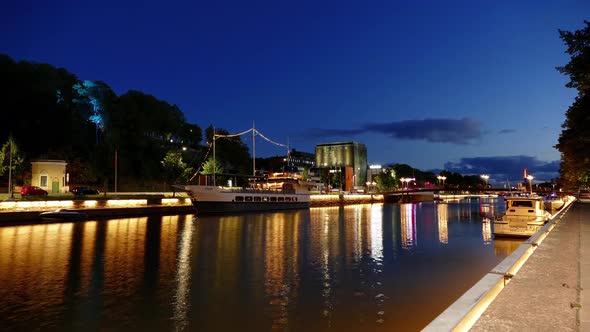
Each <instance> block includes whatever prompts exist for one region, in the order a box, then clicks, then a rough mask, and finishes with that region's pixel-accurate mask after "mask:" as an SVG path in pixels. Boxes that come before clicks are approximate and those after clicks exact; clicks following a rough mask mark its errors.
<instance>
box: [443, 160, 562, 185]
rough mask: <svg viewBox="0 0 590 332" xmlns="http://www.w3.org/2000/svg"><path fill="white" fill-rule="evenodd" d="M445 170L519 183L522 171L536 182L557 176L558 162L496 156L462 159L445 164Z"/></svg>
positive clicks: (497, 180)
mask: <svg viewBox="0 0 590 332" xmlns="http://www.w3.org/2000/svg"><path fill="white" fill-rule="evenodd" d="M444 168H445V170H447V171H451V172H457V173H460V174H464V175H467V174H488V175H490V179H495V182H499V183H501V182H503V181H506V180H512V181H515V180H517V181H520V180H522V178H523V169H524V168H526V169H527V173H528V174H532V175H533V176H535V178H536V179H537V180H538V181H550V180H551V179H553V178H556V177H558V176H559V161H558V160H555V161H541V160H538V159H537V158H536V157H531V156H523V155H521V156H498V157H475V158H462V159H461V160H460V161H459V162H447V163H445V166H444Z"/></svg>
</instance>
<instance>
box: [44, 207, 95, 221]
mask: <svg viewBox="0 0 590 332" xmlns="http://www.w3.org/2000/svg"><path fill="white" fill-rule="evenodd" d="M39 217H40V218H41V219H43V220H45V221H79V220H86V219H87V218H88V215H87V214H86V213H84V212H79V211H74V210H67V209H57V210H53V211H46V212H41V213H39Z"/></svg>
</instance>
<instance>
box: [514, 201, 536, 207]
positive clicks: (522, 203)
mask: <svg viewBox="0 0 590 332" xmlns="http://www.w3.org/2000/svg"><path fill="white" fill-rule="evenodd" d="M512 206H513V207H519V206H522V207H533V202H532V201H513V202H512Z"/></svg>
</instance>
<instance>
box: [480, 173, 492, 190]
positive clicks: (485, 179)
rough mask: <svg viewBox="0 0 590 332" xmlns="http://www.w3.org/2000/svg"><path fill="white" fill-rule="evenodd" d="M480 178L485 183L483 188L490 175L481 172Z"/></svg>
mask: <svg viewBox="0 0 590 332" xmlns="http://www.w3.org/2000/svg"><path fill="white" fill-rule="evenodd" d="M481 178H482V179H483V182H484V183H485V188H487V187H488V179H489V178H490V176H489V175H487V174H482V175H481Z"/></svg>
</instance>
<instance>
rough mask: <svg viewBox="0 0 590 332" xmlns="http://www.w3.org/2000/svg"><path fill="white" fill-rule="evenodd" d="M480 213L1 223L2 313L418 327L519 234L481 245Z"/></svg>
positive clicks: (307, 213) (269, 325) (51, 320)
mask: <svg viewBox="0 0 590 332" xmlns="http://www.w3.org/2000/svg"><path fill="white" fill-rule="evenodd" d="M486 204H491V205H490V206H492V205H494V204H495V203H494V202H491V203H487V202H486ZM490 209H491V208H490ZM479 211H480V206H478V205H477V201H475V202H465V203H451V204H432V203H420V204H373V205H371V204H366V205H354V206H346V207H324V208H312V209H309V210H301V211H288V212H281V213H263V214H245V215H238V216H222V217H220V216H211V217H199V218H193V216H164V217H160V216H156V217H155V216H152V217H142V218H126V219H112V220H101V221H88V222H84V223H76V224H72V223H63V224H47V225H31V226H15V227H0V272H1V273H0V296H1V297H2V299H3V301H2V302H1V303H0V320H2V321H3V322H8V325H7V326H8V328H7V329H8V330H29V329H49V330H72V329H74V330H80V329H92V330H101V329H106V330H121V329H127V328H129V327H134V328H137V329H142V330H147V331H152V330H153V331H161V330H172V329H173V330H215V331H233V330H243V329H249V330H257V331H262V330H274V331H284V330H293V331H299V330H305V331H327V330H337V331H351V330H381V329H383V330H419V329H420V328H422V327H423V326H424V325H426V324H427V323H428V322H429V321H430V320H431V319H433V318H434V317H435V316H436V315H438V313H440V311H442V310H443V309H444V308H445V307H446V306H448V305H449V304H450V303H452V301H454V300H455V299H456V298H457V297H458V296H459V295H460V294H461V293H462V292H464V291H465V290H466V289H467V288H468V287H469V286H470V285H471V284H472V283H474V282H475V281H477V279H479V278H480V277H481V276H482V275H484V274H485V273H486V272H487V271H489V269H491V268H492V267H494V266H495V265H497V263H499V262H500V261H501V259H502V258H503V257H505V256H507V255H508V254H510V253H511V252H512V250H514V249H515V248H516V247H517V246H518V244H515V245H513V244H510V243H508V242H506V241H501V240H498V239H496V240H493V243H494V246H493V247H492V246H490V245H487V244H489V243H491V241H492V236H491V231H490V227H491V226H490V219H489V218H482V217H481V216H480V213H479ZM435 213H436V216H435ZM467 216H469V219H467ZM441 243H442V244H444V245H440V244H441ZM474 257H475V258H476V259H475V261H476V263H469V264H465V262H473V261H474V259H473V258H474ZM433 276H436V277H433Z"/></svg>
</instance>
